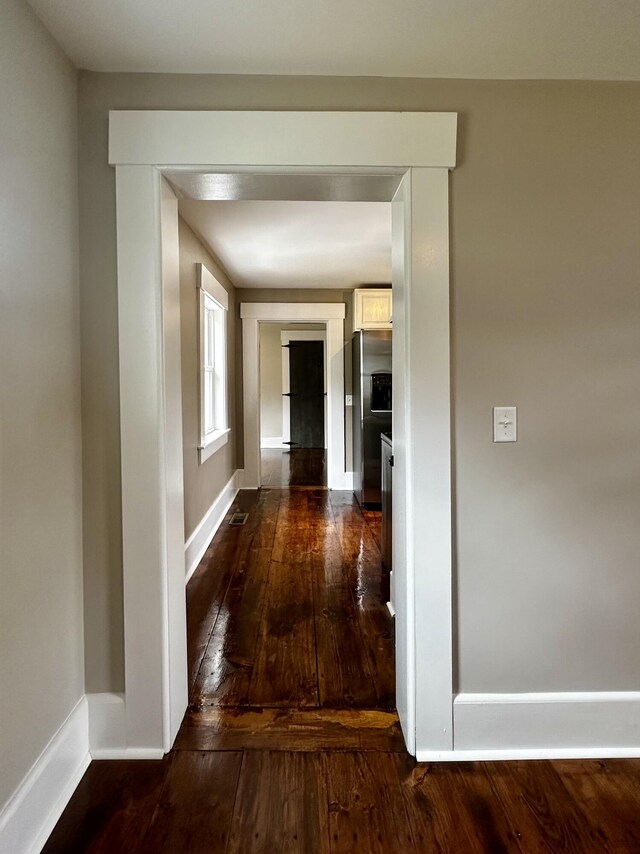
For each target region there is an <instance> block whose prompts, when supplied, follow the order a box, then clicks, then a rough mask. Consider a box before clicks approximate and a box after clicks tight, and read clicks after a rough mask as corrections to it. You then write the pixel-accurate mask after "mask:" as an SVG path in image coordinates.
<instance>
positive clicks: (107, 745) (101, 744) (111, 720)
mask: <svg viewBox="0 0 640 854" xmlns="http://www.w3.org/2000/svg"><path fill="white" fill-rule="evenodd" d="M87 704H88V708H89V745H90V748H91V758H92V759H162V757H163V756H164V750H161V749H160V750H159V749H158V748H155V747H149V748H145V747H128V746H127V716H126V707H125V696H124V694H111V693H104V694H87Z"/></svg>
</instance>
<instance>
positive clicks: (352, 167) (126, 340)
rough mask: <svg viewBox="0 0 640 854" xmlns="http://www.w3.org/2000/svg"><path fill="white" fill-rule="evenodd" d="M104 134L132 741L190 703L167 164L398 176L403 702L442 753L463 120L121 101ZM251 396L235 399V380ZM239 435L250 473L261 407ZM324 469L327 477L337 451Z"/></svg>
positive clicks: (447, 714) (422, 743) (147, 738)
mask: <svg viewBox="0 0 640 854" xmlns="http://www.w3.org/2000/svg"><path fill="white" fill-rule="evenodd" d="M109 131H110V149H109V158H110V163H111V164H112V165H115V167H116V199H117V236H118V305H119V355H120V417H121V449H122V450H121V452H122V508H123V510H122V512H123V519H122V522H123V574H124V612H125V671H126V690H125V706H126V741H127V746H128V747H130V748H132V749H133V750H136V751H137V753H136V755H145V751H146V752H147V754H148V755H157V754H158V753H159V752H162V751H167V750H169V748H170V747H171V744H172V741H173V738H174V736H175V731H176V729H177V723H176V722H178V723H179V718H180V716H181V715H180V712H181V711H182V710H184V708H186V702H187V699H186V644H185V636H184V632H183V631H182V628H181V625H182V623H181V620H180V619H178V618H177V617H176V614H178V613H179V611H180V609H182V610H184V607H185V606H184V585H183V582H184V554H183V551H182V549H181V550H180V553H179V554H178V550H177V548H176V546H175V544H176V542H178V541H179V540H180V538H182V541H183V540H184V527H183V519H181V518H179V517H180V513H179V507H180V503H181V500H182V493H181V478H182V472H181V433H180V431H179V430H178V431H176V430H173V429H171V425H172V424H174V419H173V416H172V415H171V414H170V413H174V415H175V413H176V412H180V405H181V403H180V394H179V387H176V383H175V377H176V376H177V375H179V348H176V346H175V340H174V334H175V319H173V320H172V317H171V308H170V307H171V305H172V304H173V305H175V302H174V301H172V298H171V293H170V292H165V288H168V287H169V285H168V284H167V282H168V281H169V280H170V279H171V277H170V276H169V277H168V276H167V273H166V270H165V265H166V263H167V262H166V260H164V261H163V253H162V246H163V238H162V233H163V228H164V227H165V226H166V223H165V216H166V215H167V214H166V213H165V211H163V210H162V209H161V173H162V171H163V170H167V171H168V170H176V169H183V170H185V171H194V172H195V171H199V172H201V171H203V170H208V171H211V172H217V171H224V172H230V171H248V172H261V171H263V172H270V171H271V172H273V171H277V172H279V173H286V172H289V171H294V172H295V171H298V172H300V171H303V172H305V173H314V174H318V173H322V172H327V173H331V172H333V173H336V172H342V173H345V172H347V173H351V172H353V173H354V174H363V173H365V174H367V173H374V172H376V171H378V172H380V171H382V172H383V173H385V174H387V173H388V174H392V175H404V177H403V178H402V183H401V186H400V188H399V192H398V194H397V195H396V198H395V201H394V205H393V211H394V214H393V228H394V241H393V267H394V277H393V284H394V454H395V455H396V460H397V461H398V468H397V470H396V472H395V473H394V552H395V560H394V570H395V572H396V573H397V574H396V575H394V578H395V581H396V597H397V600H398V602H397V607H398V603H402V604H401V605H400V607H398V613H397V617H396V621H397V626H396V629H397V644H396V647H397V650H396V651H397V662H398V676H397V703H398V710H399V714H400V719H401V724H402V728H403V732H404V735H405V739H406V742H407V747H408V749H409V750H410V752H412V753H415V752H416V751H418V752H419V751H421V750H422V751H425V750H433V751H436V750H439V751H441V752H450V751H451V750H452V747H453V740H452V738H453V734H452V730H451V719H452V708H453V668H452V636H451V631H452V630H451V625H452V620H451V583H452V567H451V500H450V494H451V493H450V490H451V467H450V398H449V302H448V299H449V273H448V262H449V245H448V184H447V180H448V177H447V172H448V169H451V168H453V167H454V165H455V148H456V114H455V113H332V112H317V113H314V112H306V113H301V112H294V113H289V112H266V113H265V112H251V113H246V112H236V111H232V112H206V111H205V112H188V111H185V112H172V111H159V112H158V111H144V112H141V111H115V112H112V113H111V114H110V126H109ZM170 242H172V241H170ZM164 245H165V246H166V245H167V240H166V238H165V240H164ZM172 287H173V286H172ZM400 313H401V315H402V317H401V318H399V317H398V315H399V314H400ZM258 322H259V321H258V319H257V318H255V317H243V326H245V324H246V325H247V328H250V332H249V334H247V336H246V338H244V336H243V338H244V340H243V354H244V358H245V360H247V359H250V360H252V362H253V363H255V362H256V360H257V358H258V334H257V333H258ZM331 323H334V324H336V323H337V324H339V325H340V328H341V329H342V324H343V323H344V320H343V319H341V318H331V319H330V320H328V321H327V324H328V325H327V349H328V350H329V337H330V336H329V325H330V324H331ZM338 335H339V336H340V338H342V332H341V330H340V332H339V333H338V332H337V331H336V333H334V337H335V338H337V337H338ZM343 358H344V355H343V342H342V340H341V341H340V352H339V354H338V352H337V350H336V352H335V354H334V356H333V357H332V358H331V360H330V370H331V371H332V372H333V373H332V377H333V376H335V377H336V380H337V382H340V381H342V382H343V381H344V379H343V369H342V361H343ZM245 364H246V362H245ZM338 365H339V367H338ZM176 367H177V372H176ZM339 378H340V379H339ZM253 380H254V381H256V380H257V377H255V376H254V378H253ZM343 391H344V388H342V392H343ZM244 395H245V403H246V395H247V387H246V385H245V390H244ZM341 399H342V401H344V394H343V393H341ZM256 400H257V395H256ZM247 429H248V430H249V431H252V430H253V433H254V435H255V442H252V447H255V450H253V451H251V453H253V454H254V455H256V454H257V459H256V458H255V456H254V458H251V453H250V455H249V459H247V456H246V454H247V448H246V444H245V471H247V469H249V470H250V471H252V472H253V473H255V474H257V475H259V414H258V416H257V419H256V421H255V423H253V424H252V423H251V420H250V419H249V423H247V422H246V421H245V437H246V432H247ZM329 430H333V431H335V433H336V434H339V433H340V431H342V435H344V406H343V405H342V406H341V407H340V408H339V411H337V412H336V411H335V408H334V410H332V412H331V416H330V425H329ZM245 443H246V438H245ZM250 450H251V449H250ZM342 457H343V459H344V439H343V447H342ZM330 467H331V469H332V470H333V472H334V473H336V472H338V469H339V465H338V463H337V462H336V459H335V457H334V458H333V459H332V461H331V466H330ZM342 471H343V472H344V462H342ZM256 483H259V477H258V479H257V481H256ZM418 513H419V524H417V523H415V520H416V519H417V518H418ZM177 578H179V579H180V584H178V583H177V581H176V579H177ZM416 615H417V616H418V619H419V623H420V627H421V628H420V650H419V653H420V654H416V652H417V650H416Z"/></svg>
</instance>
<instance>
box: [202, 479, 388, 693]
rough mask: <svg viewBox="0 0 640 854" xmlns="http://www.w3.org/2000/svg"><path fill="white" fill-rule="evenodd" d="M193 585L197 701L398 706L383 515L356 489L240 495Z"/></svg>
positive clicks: (250, 492) (280, 491)
mask: <svg viewBox="0 0 640 854" xmlns="http://www.w3.org/2000/svg"><path fill="white" fill-rule="evenodd" d="M233 510H237V511H243V512H246V513H248V519H247V522H246V524H245V525H244V526H240V527H232V526H230V525H228V524H226V525H224V526H223V527H222V528H221V529H220V531H219V532H218V534H217V535H216V537H215V539H214V541H213V543H212V545H211V546H210V548H209V550H208V552H207V553H206V554H205V557H204V558H203V560H202V561H201V564H200V566H199V567H198V569H197V570H196V572H195V574H194V576H193V578H192V579H191V580H190V582H189V584H188V586H187V615H188V617H187V619H188V631H187V635H188V655H189V676H190V686H191V690H190V701H191V707H192V709H194V708H196V709H197V708H202V707H206V706H209V705H215V706H232V707H234V706H235V707H246V706H250V707H263V706H265V707H272V706H276V707H290V708H317V707H322V708H336V709H347V708H368V709H375V708H380V709H393V708H394V706H395V702H394V698H395V673H394V647H393V621H392V619H391V617H390V616H389V612H388V610H387V608H386V601H387V599H388V575H387V573H385V572H384V571H383V569H382V566H381V562H380V549H379V534H380V514H379V513H374V512H365V514H364V515H363V513H362V511H361V510H360V508H359V507H358V505H357V503H356V502H355V499H354V498H353V496H352V495H351V494H350V493H340V492H329V491H327V490H320V489H317V490H312V489H292V490H285V489H275V490H266V489H262V490H259V491H257V492H255V491H247V492H244V493H242V492H241V493H240V494H239V496H238V499H237V500H236V503H235V505H234V508H233Z"/></svg>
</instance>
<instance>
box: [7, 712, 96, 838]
mask: <svg viewBox="0 0 640 854" xmlns="http://www.w3.org/2000/svg"><path fill="white" fill-rule="evenodd" d="M90 761H91V756H90V754H89V716H88V707H87V701H86V699H85V698H84V697H81V698H80V700H79V701H78V702H77V704H76V705H75V707H74V708H73V710H72V711H71V713H70V714H69V716H68V717H67V719H66V720H65V721H64V723H63V724H62V726H61V727H60V729H59V730H58V731H57V732H56V734H55V735H54V736H53V738H52V739H51V741H50V742H49V744H48V745H47V746H46V747H45V749H44V750H43V751H42V753H41V754H40V756H39V757H38V759H37V760H36V762H35V763H34V764H33V766H32V767H31V769H30V770H29V772H28V773H27V775H26V776H25V778H24V779H23V781H22V783H21V784H20V785H19V786H18V788H17V789H16V791H15V792H14V794H13V796H12V797H11V798H10V799H9V801H8V802H7V804H6V805H5V807H4V808H3V810H2V813H0V851H6V852H11V854H14V853H15V854H32V853H33V854H37V852H39V851H40V850H41V849H42V847H43V846H44V844H45V842H46V841H47V839H48V837H49V835H50V833H51V831H52V830H53V828H54V827H55V825H56V822H57V821H58V819H59V818H60V816H61V815H62V812H63V810H64V808H65V807H66V805H67V804H68V803H69V800H70V799H71V796H72V795H73V793H74V791H75V789H76V787H77V785H78V783H79V782H80V780H81V779H82V775H83V774H84V772H85V771H86V769H87V767H88V765H89V762H90Z"/></svg>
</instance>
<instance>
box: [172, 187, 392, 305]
mask: <svg viewBox="0 0 640 854" xmlns="http://www.w3.org/2000/svg"><path fill="white" fill-rule="evenodd" d="M180 213H181V214H182V216H183V217H184V219H185V220H186V221H187V222H188V223H189V225H190V226H191V228H192V229H193V230H194V231H195V232H196V233H197V234H198V235H199V236H200V237H201V238H202V239H203V240H204V241H205V243H207V244H208V245H209V247H210V248H211V250H212V251H213V253H214V255H216V256H217V258H218V259H219V260H220V261H221V262H222V264H223V266H224V268H225V269H226V271H227V272H228V273H229V276H230V277H231V279H232V281H233V282H234V284H235V285H236V286H237V287H244V288H339V289H341V290H348V289H350V288H353V287H355V286H357V285H361V284H388V283H389V282H391V205H390V204H389V203H388V202H386V203H385V202H283V201H277V202H266V201H240V202H209V201H204V202H203V201H194V200H191V199H182V200H181V201H180Z"/></svg>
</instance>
